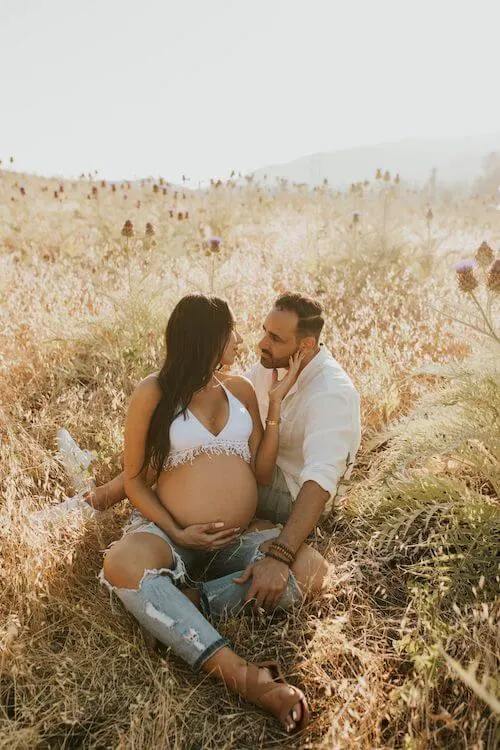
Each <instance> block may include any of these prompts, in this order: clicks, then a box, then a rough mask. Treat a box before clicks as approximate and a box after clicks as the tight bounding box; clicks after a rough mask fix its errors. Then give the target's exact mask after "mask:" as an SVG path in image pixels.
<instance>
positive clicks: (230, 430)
mask: <svg viewBox="0 0 500 750" xmlns="http://www.w3.org/2000/svg"><path fill="white" fill-rule="evenodd" d="M221 386H222V388H223V389H224V391H225V393H226V395H227V400H228V405H229V417H228V420H227V422H226V424H225V426H224V427H223V429H222V430H221V431H220V432H219V434H218V435H214V434H213V433H212V432H210V430H209V429H208V428H207V427H205V425H203V424H202V423H201V422H200V420H199V419H198V418H197V417H195V415H194V414H193V413H192V412H191V411H190V410H189V409H187V410H186V416H185V417H184V416H183V415H182V414H179V416H177V417H176V418H175V419H174V421H173V422H172V424H171V425H170V453H169V456H168V458H167V460H166V461H165V463H164V464H163V468H164V469H173V468H175V467H176V466H180V464H184V463H186V461H191V462H192V461H193V460H194V459H195V458H197V457H198V456H200V455H201V454H203V453H208V454H212V455H222V454H226V455H234V456H240V458H242V459H243V460H244V461H246V462H247V463H250V449H249V447H248V438H249V437H250V434H251V432H252V427H253V422H252V417H251V416H250V414H249V413H248V411H247V409H246V408H245V407H244V406H243V404H242V403H241V401H238V399H237V398H236V397H235V396H233V394H232V393H231V392H230V391H229V390H228V389H227V388H226V387H225V386H224V385H223V383H221Z"/></svg>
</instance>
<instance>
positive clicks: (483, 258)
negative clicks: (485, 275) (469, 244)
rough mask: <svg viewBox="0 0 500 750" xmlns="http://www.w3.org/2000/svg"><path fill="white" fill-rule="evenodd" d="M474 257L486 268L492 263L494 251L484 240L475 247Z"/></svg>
mask: <svg viewBox="0 0 500 750" xmlns="http://www.w3.org/2000/svg"><path fill="white" fill-rule="evenodd" d="M474 257H475V259H476V260H477V262H478V263H479V265H480V266H481V267H482V268H487V267H488V266H489V265H490V263H492V261H493V258H494V257H495V253H494V252H493V250H492V249H491V247H490V246H489V245H488V243H487V242H486V241H484V242H481V244H480V245H479V247H478V248H477V250H476V252H475V255H474Z"/></svg>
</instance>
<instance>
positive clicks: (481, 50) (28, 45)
mask: <svg viewBox="0 0 500 750" xmlns="http://www.w3.org/2000/svg"><path fill="white" fill-rule="evenodd" d="M499 24H500V2H499V0H491V1H490V0H473V1H472V0H176V2H172V1H171V0H98V1H97V0H0V71H1V72H0V76H1V92H0V158H3V159H4V160H5V159H6V158H8V157H9V156H10V155H11V154H12V155H14V157H15V159H16V163H15V167H17V169H19V170H23V171H34V172H38V173H41V174H45V175H54V174H61V175H65V176H73V175H77V174H79V173H80V172H82V171H85V172H88V171H91V170H94V169H97V170H98V172H99V175H100V176H101V177H105V178H109V179H119V178H125V177H126V178H132V177H134V176H137V177H139V176H146V175H154V176H159V175H162V176H164V177H165V178H167V179H170V180H178V179H179V178H180V175H181V174H182V173H185V174H186V175H188V176H190V177H191V179H192V183H191V184H193V185H194V184H195V183H196V181H197V180H199V179H206V178H208V177H211V176H214V177H223V176H226V175H227V174H228V173H229V171H230V170H231V169H233V168H234V169H236V170H239V171H242V172H244V173H246V172H248V171H251V170H252V169H257V168H259V167H261V166H265V165H266V164H272V163H278V162H283V161H288V160H290V159H293V158H296V157H298V156H303V155H305V154H308V153H312V152H315V151H326V150H330V149H338V148H346V147H350V146H358V145H367V144H373V143H379V142H383V141H388V140H393V139H400V138H403V137H405V136H408V135H415V136H420V135H468V134H478V133H491V132H495V131H499V130H500V97H499V95H498V92H499V90H500V52H499V47H498V29H499Z"/></svg>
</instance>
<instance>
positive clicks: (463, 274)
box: [455, 260, 479, 293]
mask: <svg viewBox="0 0 500 750" xmlns="http://www.w3.org/2000/svg"><path fill="white" fill-rule="evenodd" d="M475 267H476V261H475V260H463V261H460V263H457V264H456V266H455V271H456V272H457V284H458V288H459V289H460V291H461V292H466V293H470V292H473V291H474V289H476V288H477V286H478V283H479V282H478V280H477V279H476V277H475V276H474V268H475Z"/></svg>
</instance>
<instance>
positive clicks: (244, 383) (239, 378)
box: [217, 372, 255, 402]
mask: <svg viewBox="0 0 500 750" xmlns="http://www.w3.org/2000/svg"><path fill="white" fill-rule="evenodd" d="M217 377H219V379H220V380H221V382H223V383H224V385H225V386H226V388H228V389H229V390H230V391H231V393H232V394H233V396H236V398H238V399H239V400H240V401H245V402H246V401H248V400H249V399H252V398H254V397H255V388H254V387H253V385H252V383H251V382H250V380H248V378H245V376H244V375H235V374H234V373H232V372H228V373H225V374H224V375H223V376H222V377H220V375H218V376H217Z"/></svg>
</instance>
